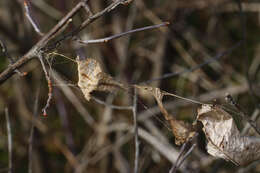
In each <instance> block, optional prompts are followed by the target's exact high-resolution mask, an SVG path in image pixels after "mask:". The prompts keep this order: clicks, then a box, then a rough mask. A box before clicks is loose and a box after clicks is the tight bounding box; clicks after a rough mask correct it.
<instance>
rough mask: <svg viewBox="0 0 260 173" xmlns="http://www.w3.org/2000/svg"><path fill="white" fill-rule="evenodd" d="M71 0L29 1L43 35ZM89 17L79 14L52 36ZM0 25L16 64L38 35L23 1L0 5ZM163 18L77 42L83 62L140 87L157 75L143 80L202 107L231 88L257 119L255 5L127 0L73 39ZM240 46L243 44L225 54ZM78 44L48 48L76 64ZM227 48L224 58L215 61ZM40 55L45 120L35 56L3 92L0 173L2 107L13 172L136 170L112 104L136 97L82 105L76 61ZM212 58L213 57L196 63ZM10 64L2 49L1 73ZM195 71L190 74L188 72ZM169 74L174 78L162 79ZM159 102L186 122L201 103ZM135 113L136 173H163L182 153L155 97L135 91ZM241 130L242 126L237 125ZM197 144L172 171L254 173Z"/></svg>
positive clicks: (125, 117) (4, 152) (126, 126)
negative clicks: (137, 138) (45, 69)
mask: <svg viewBox="0 0 260 173" xmlns="http://www.w3.org/2000/svg"><path fill="white" fill-rule="evenodd" d="M114 1H116V0H114ZM78 2H79V0H74V1H69V0H33V1H32V10H33V15H34V17H35V19H36V21H37V22H38V24H39V26H40V28H41V30H42V31H43V32H44V33H47V32H48V31H49V30H50V29H51V28H52V27H53V26H54V25H55V24H56V23H57V22H58V21H59V20H60V19H61V18H62V17H63V16H64V15H65V14H67V13H68V11H70V10H71V9H72V8H73V7H74V6H75V5H76V4H77V3H78ZM111 3H113V1H112V0H89V1H88V5H89V7H90V9H91V11H92V12H93V13H97V12H99V11H101V10H102V9H104V8H105V7H107V6H108V5H109V4H111ZM240 7H242V8H241V9H240ZM86 18H87V15H86V13H85V12H84V10H82V11H81V12H80V13H78V14H77V15H75V16H74V17H73V22H72V23H71V24H69V26H68V28H67V29H66V30H65V31H63V33H61V34H60V35H59V36H58V38H59V37H62V36H63V35H64V34H65V33H68V32H70V31H71V30H73V28H75V27H76V26H79V25H80V24H81V23H82V21H84V19H86ZM0 21H1V22H0V38H1V40H2V41H3V42H4V43H5V45H6V47H7V49H8V53H9V55H10V56H11V57H12V58H13V59H14V60H15V61H16V60H17V59H19V58H20V57H21V56H22V55H24V54H25V53H26V52H27V51H28V50H29V49H30V48H31V47H32V46H33V45H35V44H36V43H37V41H39V39H40V36H39V35H38V34H37V33H36V32H35V31H34V30H33V28H32V26H31V24H30V23H29V21H28V19H27V18H26V17H25V15H24V7H23V1H22V0H13V1H7V0H1V1H0ZM164 21H169V22H170V25H169V26H168V27H161V28H159V29H155V30H149V31H144V32H139V33H134V34H132V35H129V36H125V37H122V38H119V39H116V40H112V41H110V42H108V43H100V44H91V45H88V46H83V47H82V50H83V51H84V55H85V56H86V57H91V58H95V59H97V60H98V61H99V62H101V64H102V67H103V68H104V70H105V71H106V72H107V73H109V74H110V75H111V76H113V77H115V78H116V79H117V80H118V81H122V82H124V83H140V82H144V81H148V80H150V79H154V78H160V79H159V80H155V81H153V82H149V83H146V84H147V85H150V86H156V87H160V88H161V89H162V90H166V91H168V92H171V93H175V94H178V95H181V96H183V97H191V98H193V99H195V100H199V101H202V102H213V100H215V102H217V103H220V104H226V103H225V101H224V97H225V94H226V93H227V92H228V93H231V95H232V96H234V97H235V99H236V100H237V101H238V103H239V104H240V105H241V107H242V108H243V109H244V110H245V111H246V112H247V113H248V114H249V115H252V116H254V118H255V119H257V116H258V114H259V98H258V97H259V80H260V75H259V73H258V72H259V69H260V68H259V67H260V66H259V65H260V58H259V56H260V44H259V40H260V32H259V26H260V3H259V1H253V0H252V1H250V0H248V1H241V2H240V1H238V0H237V1H235V0H233V1H231V0H196V1H193V0H160V1H158V0H134V1H133V2H131V3H130V4H129V5H121V6H119V7H118V8H116V9H115V10H114V11H112V12H110V13H107V14H106V15H104V16H103V17H101V18H99V19H98V20H97V21H95V22H94V23H92V24H91V25H89V26H88V27H87V28H86V29H84V30H83V31H82V32H80V34H78V36H79V37H80V38H81V39H83V40H87V39H96V38H102V37H106V36H110V35H114V34H118V33H121V32H123V31H127V30H130V29H134V28H138V27H144V26H148V25H154V24H159V23H162V22H164ZM55 39H57V38H55ZM55 39H54V40H52V41H51V42H54V41H55ZM239 42H241V43H242V44H240V45H239V46H237V47H236V48H234V49H232V46H234V45H236V44H237V43H239ZM78 46H79V45H78V44H75V42H74V41H73V40H66V41H64V42H62V44H61V46H60V47H58V48H57V49H56V50H53V51H55V52H57V53H59V54H63V55H65V56H67V57H70V58H72V59H75V57H76V56H77V54H76V51H75V50H76V48H77V47H78ZM226 51H229V53H227V54H225V55H224V56H222V55H223V53H224V52H226ZM48 53H51V52H46V54H47V55H48ZM220 55H221V56H220ZM218 56H219V57H218ZM46 58H47V59H46V62H47V63H46V64H47V66H48V69H49V73H50V75H51V77H52V82H53V99H52V101H51V106H50V107H49V108H48V110H47V113H48V116H47V117H43V116H42V115H41V114H42V112H41V109H42V108H43V107H44V105H45V103H46V100H47V98H48V84H47V82H46V79H45V76H44V72H43V70H42V67H41V64H40V63H39V61H38V59H34V60H32V61H30V62H29V63H27V64H26V65H25V66H23V67H22V68H21V69H19V70H20V71H22V72H27V73H28V74H27V75H26V76H19V75H18V74H15V75H14V76H12V77H11V78H9V79H8V80H7V81H5V82H4V83H2V84H1V86H0V123H1V127H0V128H1V130H0V172H8V158H9V154H8V140H7V128H6V125H7V121H6V118H5V117H6V116H5V109H8V113H9V117H10V126H11V133H12V144H13V149H12V167H13V169H12V171H13V172H21V173H23V172H28V171H29V172H30V171H31V172H37V173H43V172H47V171H48V172H53V173H54V172H77V173H81V172H82V173H83V172H98V173H99V172H100V173H106V172H120V173H127V172H133V167H134V156H135V148H134V138H133V133H132V131H131V129H132V126H133V118H132V111H131V110H116V109H113V107H111V106H109V105H117V106H131V105H132V102H133V93H125V92H119V93H112V94H107V93H98V92H97V93H93V95H94V96H95V97H97V98H99V100H103V101H104V102H106V103H107V105H108V106H105V105H103V104H100V103H99V102H97V101H95V100H91V101H89V102H88V101H86V100H85V98H84V96H83V94H82V93H81V91H80V90H79V88H78V87H77V85H76V83H77V80H78V76H77V65H76V64H75V62H73V61H71V60H69V59H66V58H64V57H63V56H59V55H50V56H46ZM212 58H218V59H217V61H215V62H213V63H210V64H208V65H204V66H201V67H200V65H201V64H203V63H204V62H207V61H210V60H212ZM9 65H10V62H9V60H8V58H7V57H6V55H5V54H4V53H3V52H0V71H1V72H2V71H4V69H6V68H7V67H8V66H9ZM197 67H200V68H197ZM194 68H197V70H194V71H188V72H185V70H188V69H194ZM168 73H171V74H174V73H178V74H177V75H172V77H168V78H161V77H162V76H163V75H164V74H168ZM164 105H165V107H166V108H167V110H168V111H169V112H170V113H171V114H173V115H174V116H176V118H177V119H182V120H185V121H186V122H193V121H194V119H195V118H196V109H197V107H198V105H194V104H191V103H189V102H186V101H182V100H179V99H175V98H166V99H165V100H164ZM137 117H138V125H139V127H140V158H139V172H151V173H154V172H168V171H169V169H170V168H171V166H172V163H174V162H175V160H176V158H177V156H178V152H179V149H180V147H179V146H176V145H175V143H174V137H173V136H172V133H171V131H170V130H169V127H170V126H169V124H168V122H166V121H165V120H164V118H163V116H162V115H161V114H160V111H159V109H158V106H157V104H156V102H155V100H154V98H153V97H152V96H150V95H147V94H145V93H142V92H139V93H138V112H137ZM243 125H244V124H243V123H240V126H241V127H240V129H242V128H243V127H244V126H243ZM251 134H252V135H255V134H254V133H253V132H252V133H251ZM152 140H155V141H157V142H159V143H160V144H162V145H161V146H158V144H154V143H152V142H151V141H152ZM196 142H197V147H196V149H195V150H194V151H193V152H192V153H191V155H190V156H189V157H188V158H187V159H186V160H185V162H184V164H183V166H181V168H180V169H179V170H178V171H179V172H197V173H199V172H202V173H205V172H210V173H220V172H221V173H227V172H234V171H235V172H260V165H259V164H258V163H259V162H256V163H252V164H251V165H249V166H248V167H246V168H242V167H237V166H235V165H233V164H232V163H230V162H225V161H224V160H221V159H217V158H213V157H212V156H210V155H208V154H207V152H206V149H205V145H206V141H205V137H204V136H203V134H202V133H201V134H200V135H199V137H198V139H197V141H196ZM162 150H164V151H166V152H164V151H162Z"/></svg>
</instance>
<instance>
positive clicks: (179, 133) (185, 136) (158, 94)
mask: <svg viewBox="0 0 260 173" xmlns="http://www.w3.org/2000/svg"><path fill="white" fill-rule="evenodd" d="M135 87H136V88H139V89H142V90H145V91H147V92H149V93H150V94H151V95H153V96H154V97H155V99H156V101H157V103H158V106H159V108H160V110H161V112H162V114H163V116H164V118H165V119H166V120H167V121H169V123H170V125H171V128H172V133H173V135H174V136H175V143H176V145H181V144H183V143H185V142H187V141H189V140H190V139H192V138H193V137H194V135H195V134H196V132H195V131H194V130H193V128H192V126H191V125H190V124H188V123H185V122H184V121H181V120H177V119H175V118H174V116H172V115H170V114H169V113H168V112H167V110H166V109H165V108H164V107H163V103H162V99H163V97H164V96H165V95H172V94H171V93H167V92H165V91H161V90H160V89H159V88H156V87H150V86H140V85H135Z"/></svg>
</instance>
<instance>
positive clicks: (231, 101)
mask: <svg viewBox="0 0 260 173" xmlns="http://www.w3.org/2000/svg"><path fill="white" fill-rule="evenodd" d="M226 101H227V102H228V103H230V104H231V105H232V106H234V107H235V108H236V109H237V110H238V111H239V112H240V114H239V115H240V116H241V117H242V118H243V119H244V120H246V121H247V122H248V123H249V124H250V125H251V126H252V127H253V128H254V129H255V131H256V132H257V133H258V134H259V135H260V130H259V129H258V128H257V125H256V122H255V121H252V120H250V119H249V116H248V114H247V113H246V112H245V111H243V110H242V108H241V107H240V106H239V105H238V103H237V102H236V101H235V100H234V99H233V97H232V96H231V95H230V94H227V95H226Z"/></svg>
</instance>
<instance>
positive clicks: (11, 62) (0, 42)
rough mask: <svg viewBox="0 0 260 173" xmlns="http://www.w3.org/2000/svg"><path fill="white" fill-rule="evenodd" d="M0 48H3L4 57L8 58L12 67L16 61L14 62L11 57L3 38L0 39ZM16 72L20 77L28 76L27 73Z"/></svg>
mask: <svg viewBox="0 0 260 173" xmlns="http://www.w3.org/2000/svg"><path fill="white" fill-rule="evenodd" d="M0 46H1V49H2V52H3V54H4V56H5V57H6V58H8V60H9V62H10V64H11V65H12V64H13V63H14V62H15V61H14V59H13V58H12V57H11V56H10V55H9V53H8V50H7V47H6V45H5V43H4V41H3V40H2V39H1V38H0ZM15 72H16V73H17V74H19V75H20V76H25V75H26V74H27V73H26V72H23V73H22V72H20V71H19V70H18V69H16V70H15Z"/></svg>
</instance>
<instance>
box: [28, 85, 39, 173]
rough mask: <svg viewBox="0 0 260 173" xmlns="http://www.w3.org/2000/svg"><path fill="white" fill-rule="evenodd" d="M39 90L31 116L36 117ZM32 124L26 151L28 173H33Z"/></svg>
mask: <svg viewBox="0 0 260 173" xmlns="http://www.w3.org/2000/svg"><path fill="white" fill-rule="evenodd" d="M39 95H40V89H38V91H37V93H36V98H35V102H34V108H33V109H34V110H33V116H34V117H37V112H38V104H39ZM34 129H35V128H34V124H33V123H32V125H31V129H30V136H29V149H28V173H33V137H34Z"/></svg>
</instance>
